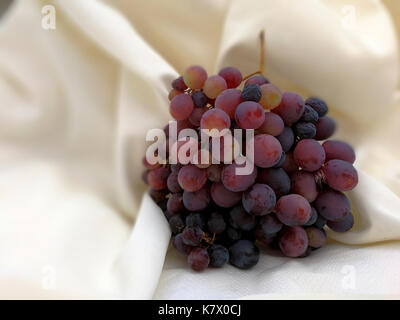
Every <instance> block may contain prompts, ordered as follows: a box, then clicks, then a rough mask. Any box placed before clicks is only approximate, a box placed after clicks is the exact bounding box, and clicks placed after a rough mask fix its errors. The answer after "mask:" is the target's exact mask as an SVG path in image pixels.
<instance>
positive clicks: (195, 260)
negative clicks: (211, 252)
mask: <svg viewBox="0 0 400 320" xmlns="http://www.w3.org/2000/svg"><path fill="white" fill-rule="evenodd" d="M209 263H210V257H209V256H208V253H207V250H206V249H203V248H194V249H193V250H192V251H191V252H190V253H189V255H188V264H189V266H190V267H191V268H192V269H193V270H194V271H202V270H204V269H206V268H207V267H208V264H209Z"/></svg>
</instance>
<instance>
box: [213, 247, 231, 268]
mask: <svg viewBox="0 0 400 320" xmlns="http://www.w3.org/2000/svg"><path fill="white" fill-rule="evenodd" d="M208 255H209V256H210V266H212V267H215V268H220V267H222V266H223V265H225V264H226V263H227V262H228V261H229V251H228V249H227V248H225V247H224V246H222V245H220V244H214V245H212V246H211V247H210V248H208Z"/></svg>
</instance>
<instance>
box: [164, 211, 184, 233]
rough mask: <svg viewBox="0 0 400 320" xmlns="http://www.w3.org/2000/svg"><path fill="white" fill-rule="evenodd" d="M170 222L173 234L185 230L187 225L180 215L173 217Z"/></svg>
mask: <svg viewBox="0 0 400 320" xmlns="http://www.w3.org/2000/svg"><path fill="white" fill-rule="evenodd" d="M168 222H169V227H170V229H171V232H172V234H178V233H180V232H181V231H182V230H183V228H185V223H184V222H183V220H182V217H181V216H180V215H179V214H175V215H173V216H172V217H171V218H170V219H169V221H168Z"/></svg>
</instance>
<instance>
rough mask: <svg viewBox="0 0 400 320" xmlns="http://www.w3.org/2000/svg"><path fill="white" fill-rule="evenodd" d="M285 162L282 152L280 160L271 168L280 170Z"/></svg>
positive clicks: (284, 154)
mask: <svg viewBox="0 0 400 320" xmlns="http://www.w3.org/2000/svg"><path fill="white" fill-rule="evenodd" d="M285 160H286V153H285V152H283V151H282V155H281V158H280V159H279V161H278V163H277V164H276V165H274V166H273V167H272V168H280V167H281V166H282V165H283V164H284V163H285Z"/></svg>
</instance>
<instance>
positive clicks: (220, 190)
mask: <svg viewBox="0 0 400 320" xmlns="http://www.w3.org/2000/svg"><path fill="white" fill-rule="evenodd" d="M211 197H212V199H213V200H214V202H215V203H216V204H217V205H218V206H220V207H222V208H230V207H232V206H234V205H235V204H237V203H238V202H239V201H240V200H241V199H242V193H241V192H232V191H230V190H228V189H226V188H225V187H224V185H223V184H222V183H221V182H216V183H213V184H212V186H211Z"/></svg>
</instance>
